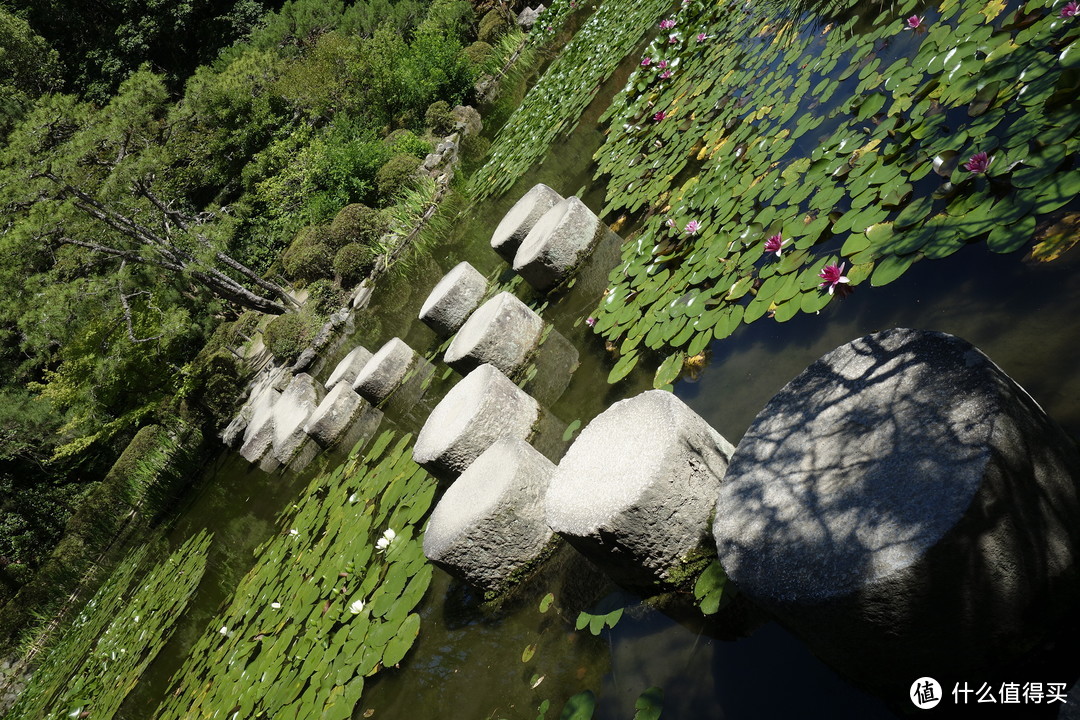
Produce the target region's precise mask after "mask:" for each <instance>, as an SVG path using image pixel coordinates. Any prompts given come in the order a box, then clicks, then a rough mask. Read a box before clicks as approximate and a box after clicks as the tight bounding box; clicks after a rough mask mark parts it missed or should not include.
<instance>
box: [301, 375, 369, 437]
mask: <svg viewBox="0 0 1080 720" xmlns="http://www.w3.org/2000/svg"><path fill="white" fill-rule="evenodd" d="M367 406H368V403H367V401H366V400H364V399H363V398H362V397H360V396H359V395H357V394H356V392H355V391H354V390H353V389H352V387H350V385H349V383H347V382H339V383H338V384H337V385H335V386H334V387H333V389H332V390H331V391H330V392H328V393H326V397H324V398H323V399H322V402H321V403H319V407H317V408H315V412H313V413H312V414H311V417H310V418H309V419H308V421H307V424H306V425H305V426H304V432H306V433H307V434H308V435H310V436H311V439H312V440H314V441H315V442H317V443H318V444H319V445H321V446H322V447H324V448H326V447H330V446H331V445H333V444H334V443H335V442H337V440H338V438H340V437H341V436H342V434H343V433H344V432H345V431H346V430H347V429H348V428H349V426H350V425H352V423H353V422H354V421H355V420H356V419H357V418H358V417H359V416H360V413H361V412H362V411H363V410H364V408H365V407H367Z"/></svg>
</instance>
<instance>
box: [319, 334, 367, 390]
mask: <svg viewBox="0 0 1080 720" xmlns="http://www.w3.org/2000/svg"><path fill="white" fill-rule="evenodd" d="M369 360H371V351H370V350H368V349H367V348H366V347H364V346H363V345H357V346H356V347H354V348H353V349H352V350H350V351H349V354H348V355H346V356H345V357H343V358H342V359H341V362H339V363H338V364H337V367H335V368H334V372H332V373H330V377H328V378H327V379H326V389H327V391H329V390H333V389H334V386H335V385H337V384H338V383H341V382H343V383H345V384H346V385H348V386H349V387H350V388H352V384H353V381H354V380H356V376H357V375H358V374H359V373H360V371H361V370H362V369H363V368H364V366H365V365H367V363H368V361H369Z"/></svg>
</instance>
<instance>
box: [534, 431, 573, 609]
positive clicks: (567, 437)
mask: <svg viewBox="0 0 1080 720" xmlns="http://www.w3.org/2000/svg"><path fill="white" fill-rule="evenodd" d="M579 427H581V419H580V418H579V419H577V420H574V421H572V422H571V423H570V424H569V425H567V426H566V430H565V431H564V432H563V435H562V439H563V442H569V441H570V439H571V438H573V437H574V434H575V433H577V430H578V428H579ZM540 612H543V610H541V611H540Z"/></svg>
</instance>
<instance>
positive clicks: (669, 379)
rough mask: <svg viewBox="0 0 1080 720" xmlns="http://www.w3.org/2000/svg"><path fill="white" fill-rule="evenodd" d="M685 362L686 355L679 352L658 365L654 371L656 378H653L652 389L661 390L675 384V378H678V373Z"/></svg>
mask: <svg viewBox="0 0 1080 720" xmlns="http://www.w3.org/2000/svg"><path fill="white" fill-rule="evenodd" d="M685 361H686V353H684V352H681V351H680V352H677V353H672V354H671V355H669V356H668V357H667V359H666V360H664V362H662V363H660V367H658V368H657V369H656V376H655V377H654V378H653V387H654V388H661V387H664V386H665V385H669V384H671V383H673V382H675V380H676V378H678V377H679V373H681V372H682V368H683V363H684V362H685Z"/></svg>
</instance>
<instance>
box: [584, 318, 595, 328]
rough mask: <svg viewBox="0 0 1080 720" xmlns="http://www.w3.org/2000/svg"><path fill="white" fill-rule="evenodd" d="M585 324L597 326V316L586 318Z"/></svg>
mask: <svg viewBox="0 0 1080 720" xmlns="http://www.w3.org/2000/svg"><path fill="white" fill-rule="evenodd" d="M585 324H586V325H588V326H589V327H596V318H594V317H590V318H585Z"/></svg>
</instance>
